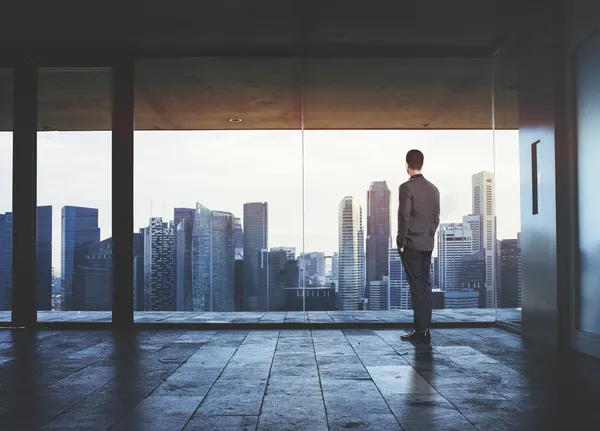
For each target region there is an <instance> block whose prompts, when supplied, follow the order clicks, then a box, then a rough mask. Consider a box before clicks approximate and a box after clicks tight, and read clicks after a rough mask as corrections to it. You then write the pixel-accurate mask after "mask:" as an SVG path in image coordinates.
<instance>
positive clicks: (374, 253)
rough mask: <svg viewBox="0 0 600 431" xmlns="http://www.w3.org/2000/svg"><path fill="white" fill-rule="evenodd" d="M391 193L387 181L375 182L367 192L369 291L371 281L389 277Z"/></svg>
mask: <svg viewBox="0 0 600 431" xmlns="http://www.w3.org/2000/svg"><path fill="white" fill-rule="evenodd" d="M390 202H391V193H390V190H389V189H388V186H387V183H386V182H385V181H374V182H372V183H371V187H369V191H368V192H367V273H366V284H367V286H366V287H367V291H368V292H369V286H370V283H371V281H381V280H383V277H386V276H387V275H388V247H389V244H390V226H391V212H390V210H391V208H390Z"/></svg>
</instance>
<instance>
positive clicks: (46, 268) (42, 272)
mask: <svg viewBox="0 0 600 431" xmlns="http://www.w3.org/2000/svg"><path fill="white" fill-rule="evenodd" d="M36 226H37V231H36V238H37V241H36V253H37V254H36V258H37V268H36V272H37V273H36V283H37V285H36V286H37V287H36V293H37V309H38V310H48V311H49V310H52V206H51V205H47V206H41V207H37V222H36Z"/></svg>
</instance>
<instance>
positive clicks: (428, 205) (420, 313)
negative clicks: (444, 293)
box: [396, 150, 440, 342]
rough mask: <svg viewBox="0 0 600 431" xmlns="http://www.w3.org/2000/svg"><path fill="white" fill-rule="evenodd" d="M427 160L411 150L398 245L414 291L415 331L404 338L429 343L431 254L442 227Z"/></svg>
mask: <svg viewBox="0 0 600 431" xmlns="http://www.w3.org/2000/svg"><path fill="white" fill-rule="evenodd" d="M423 159H424V157H423V153H422V152H421V151H419V150H410V151H409V152H408V153H407V154H406V172H407V173H408V175H409V176H410V179H409V180H408V181H406V182H405V183H404V184H402V185H401V186H400V190H399V194H400V200H399V204H398V236H397V237H396V245H397V246H398V253H400V259H401V260H402V266H403V267H404V272H405V273H406V279H407V280H408V285H409V287H410V295H411V299H412V305H413V311H414V329H413V330H412V331H411V332H410V333H408V334H406V335H403V336H402V339H403V340H406V341H424V342H429V341H430V340H431V335H430V333H429V327H430V326H431V309H432V305H433V304H432V303H433V298H432V294H431V277H430V269H431V253H432V252H433V245H434V238H435V232H436V230H437V228H438V226H439V224H440V192H439V190H438V189H437V187H436V186H434V185H433V184H432V183H431V182H429V181H427V180H426V179H425V177H424V176H423V174H422V173H421V169H422V168H423Z"/></svg>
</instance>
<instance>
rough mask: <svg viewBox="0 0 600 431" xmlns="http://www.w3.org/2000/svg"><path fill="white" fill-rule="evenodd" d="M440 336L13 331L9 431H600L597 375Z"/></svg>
mask: <svg viewBox="0 0 600 431" xmlns="http://www.w3.org/2000/svg"><path fill="white" fill-rule="evenodd" d="M432 334H433V341H432V344H431V346H426V345H423V344H417V345H412V344H410V343H405V342H401V341H400V340H399V335H400V332H399V331H396V330H381V331H373V330H365V329H363V330H346V331H340V330H319V331H308V330H297V331H294V330H282V331H276V330H273V331H269V330H259V331H242V330H240V331H181V330H179V331H171V330H163V331H132V332H130V333H115V334H112V333H110V332H108V331H40V332H37V333H36V332H28V331H23V330H3V331H0V382H1V386H0V406H1V407H0V429H2V430H19V431H20V430H29V429H39V428H40V427H41V429H53V430H76V429H86V430H106V429H114V430H128V431H129V430H144V431H146V430H181V429H185V430H196V429H197V430H238V429H240V430H250V429H261V430H262V429H265V430H287V429H290V430H296V429H307V430H327V429H372V430H394V429H398V430H400V429H405V430H438V429H439V430H473V429H479V430H538V429H539V430H548V429H557V430H579V429H581V430H585V429H590V430H591V429H595V430H597V429H598V428H597V425H598V423H600V422H598V421H600V415H599V409H598V405H597V404H598V400H600V361H597V360H595V359H592V358H589V357H585V356H582V355H573V356H569V357H559V356H558V355H557V353H556V351H554V350H551V349H548V348H545V347H542V346H540V345H537V344H532V343H530V342H526V341H524V340H522V339H521V338H520V337H519V336H518V335H514V334H511V333H508V332H504V331H502V330H500V329H493V328H489V329H488V328H484V329H439V330H434V331H433V332H432ZM594 421H596V422H594Z"/></svg>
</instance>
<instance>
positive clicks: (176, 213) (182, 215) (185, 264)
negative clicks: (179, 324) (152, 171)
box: [173, 208, 196, 311]
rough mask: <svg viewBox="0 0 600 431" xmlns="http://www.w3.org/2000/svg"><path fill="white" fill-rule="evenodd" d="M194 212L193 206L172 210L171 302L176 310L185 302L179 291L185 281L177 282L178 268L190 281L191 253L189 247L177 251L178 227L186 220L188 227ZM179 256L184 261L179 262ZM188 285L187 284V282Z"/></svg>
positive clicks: (183, 307) (189, 236)
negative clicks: (172, 286) (180, 251)
mask: <svg viewBox="0 0 600 431" xmlns="http://www.w3.org/2000/svg"><path fill="white" fill-rule="evenodd" d="M195 213H196V210H195V209H194V208H175V209H174V210H173V241H174V244H173V250H174V253H175V257H174V262H175V263H174V265H175V272H174V273H175V280H174V289H173V294H174V295H175V297H174V298H173V304H174V307H175V310H177V311H184V309H185V306H184V303H185V302H186V300H185V299H184V293H183V291H180V288H183V286H184V285H185V284H186V283H185V281H182V282H181V283H180V282H179V280H178V277H179V269H181V270H182V271H184V272H183V273H182V276H187V280H186V281H188V282H191V281H190V280H191V253H190V250H189V248H188V250H187V253H186V251H185V250H184V251H183V252H182V253H179V251H178V246H179V234H178V228H179V226H180V225H181V224H182V223H183V222H185V221H186V220H187V221H188V223H187V224H188V227H189V226H190V224H193V220H194V214H195ZM190 220H192V221H191V222H190ZM184 244H185V240H184ZM188 245H191V230H188ZM180 256H181V258H182V259H184V260H185V261H182V262H179V257H180ZM185 270H187V271H185ZM188 286H189V283H188ZM189 293H190V295H191V292H189ZM188 302H189V301H188ZM188 311H189V310H188Z"/></svg>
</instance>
